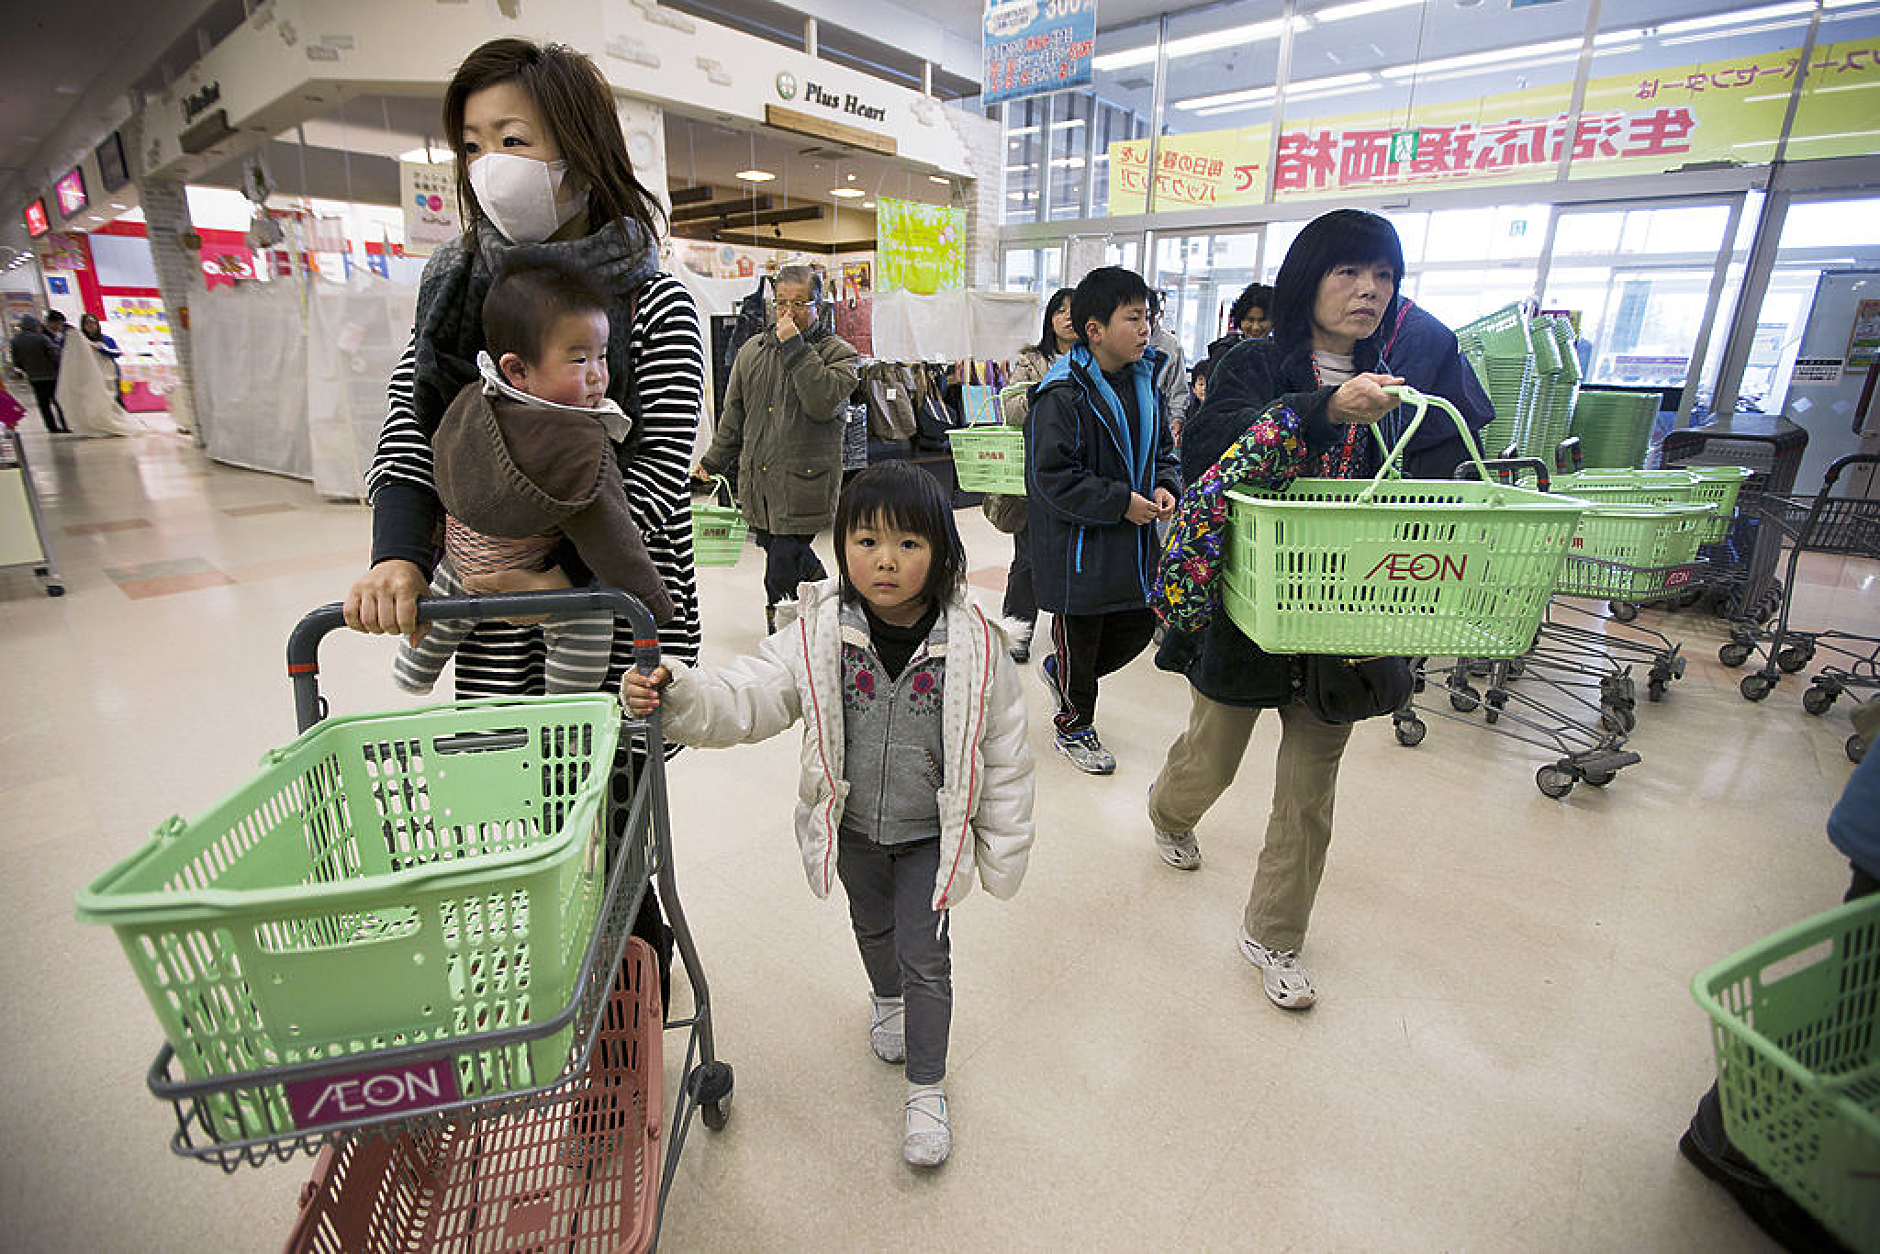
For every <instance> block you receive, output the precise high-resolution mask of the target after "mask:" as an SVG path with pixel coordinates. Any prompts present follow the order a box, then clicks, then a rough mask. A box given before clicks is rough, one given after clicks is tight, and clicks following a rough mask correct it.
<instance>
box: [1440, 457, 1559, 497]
mask: <svg viewBox="0 0 1880 1254" xmlns="http://www.w3.org/2000/svg"><path fill="white" fill-rule="evenodd" d="M1482 468H1483V469H1485V470H1491V471H1494V472H1495V477H1496V478H1498V479H1500V480H1501V481H1502V482H1503V483H1512V482H1513V481H1514V476H1515V474H1516V473H1517V472H1519V471H1523V470H1531V471H1533V472H1534V475H1535V486H1536V487H1537V488H1538V489H1539V490H1540V491H1542V492H1550V491H1552V490H1553V482H1554V481H1553V477H1552V473H1551V472H1550V471H1549V470H1548V468H1547V463H1546V462H1545V461H1543V460H1541V459H1540V458H1538V457H1495V458H1491V459H1489V460H1488V461H1485V462H1483V463H1482ZM1453 477H1454V478H1457V479H1474V478H1477V477H1478V476H1477V475H1476V470H1475V463H1474V462H1463V463H1462V464H1461V465H1460V466H1458V467H1456V471H1455V474H1454V476H1453Z"/></svg>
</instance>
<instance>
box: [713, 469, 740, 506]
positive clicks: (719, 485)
mask: <svg viewBox="0 0 1880 1254" xmlns="http://www.w3.org/2000/svg"><path fill="white" fill-rule="evenodd" d="M720 492H723V493H724V494H725V508H726V509H736V508H737V507H738V498H737V497H735V496H733V495H732V493H731V480H729V479H727V478H725V477H724V476H723V475H713V476H712V500H714V501H716V500H717V499H718V494H719V493H720Z"/></svg>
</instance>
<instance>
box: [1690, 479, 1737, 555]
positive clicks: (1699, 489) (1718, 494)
mask: <svg viewBox="0 0 1880 1254" xmlns="http://www.w3.org/2000/svg"><path fill="white" fill-rule="evenodd" d="M1687 473H1689V474H1692V475H1695V476H1697V486H1696V488H1695V489H1694V490H1693V492H1692V497H1691V499H1692V500H1695V501H1708V502H1709V503H1710V504H1712V505H1715V506H1716V507H1717V512H1716V514H1715V515H1713V516H1712V518H1711V520H1710V522H1709V523H1707V524H1706V525H1705V527H1704V530H1703V533H1702V534H1701V535H1699V536H1698V538H1697V542H1698V543H1699V544H1717V543H1719V542H1721V541H1722V540H1724V539H1726V538H1727V537H1728V536H1729V534H1730V520H1731V519H1733V518H1735V517H1736V494H1737V492H1738V490H1739V489H1741V488H1742V486H1743V481H1744V480H1745V479H1747V478H1749V477H1750V475H1751V473H1752V472H1751V471H1750V469H1749V468H1748V467H1747V466H1692V467H1690V468H1689V471H1688V472H1687Z"/></svg>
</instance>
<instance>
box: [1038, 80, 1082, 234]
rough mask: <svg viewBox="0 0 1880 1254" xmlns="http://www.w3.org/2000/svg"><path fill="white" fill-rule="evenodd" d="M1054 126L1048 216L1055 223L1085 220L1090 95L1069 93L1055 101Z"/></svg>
mask: <svg viewBox="0 0 1880 1254" xmlns="http://www.w3.org/2000/svg"><path fill="white" fill-rule="evenodd" d="M1052 103H1053V105H1054V108H1053V109H1052V111H1051V114H1052V116H1051V126H1050V129H1049V131H1048V132H1047V134H1048V139H1047V142H1046V144H1045V148H1046V151H1047V152H1048V153H1049V154H1050V161H1051V178H1050V184H1051V195H1050V199H1049V200H1047V201H1046V202H1045V214H1046V216H1047V217H1048V218H1050V219H1051V220H1052V221H1059V220H1062V219H1065V218H1084V217H1088V216H1089V214H1088V213H1086V212H1085V205H1084V188H1085V186H1086V184H1087V183H1088V182H1089V178H1090V175H1089V165H1090V162H1089V150H1090V110H1091V106H1092V104H1093V98H1092V97H1091V96H1090V95H1089V94H1088V93H1082V92H1065V93H1062V94H1060V95H1058V96H1055V97H1053V100H1052Z"/></svg>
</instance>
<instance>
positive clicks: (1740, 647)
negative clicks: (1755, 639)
mask: <svg viewBox="0 0 1880 1254" xmlns="http://www.w3.org/2000/svg"><path fill="white" fill-rule="evenodd" d="M1753 651H1754V650H1753V647H1752V646H1750V645H1747V644H1743V643H1741V642H1740V641H1736V640H1732V641H1731V642H1730V643H1729V644H1726V645H1724V646H1723V647H1722V648H1721V649H1718V650H1717V660H1718V661H1719V662H1722V663H1723V664H1724V665H1725V666H1732V667H1734V666H1741V665H1743V663H1745V662H1747V661H1749V655H1750V654H1751V653H1752V652H1753Z"/></svg>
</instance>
